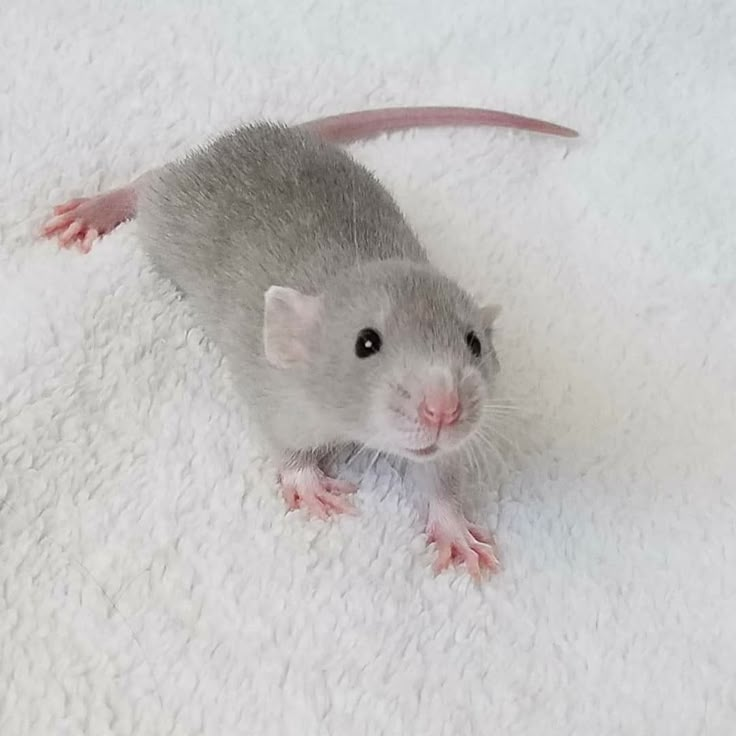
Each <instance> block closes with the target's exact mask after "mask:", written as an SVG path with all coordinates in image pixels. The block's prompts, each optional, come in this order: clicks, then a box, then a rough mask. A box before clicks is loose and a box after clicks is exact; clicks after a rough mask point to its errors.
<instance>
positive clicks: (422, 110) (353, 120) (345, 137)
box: [303, 107, 578, 143]
mask: <svg viewBox="0 0 736 736" xmlns="http://www.w3.org/2000/svg"><path fill="white" fill-rule="evenodd" d="M469 125H472V126H491V127H496V128H498V127H502V128H517V129H519V130H530V131H533V132H535V133H545V134H547V135H559V136H564V137H565V138H577V136H578V133H577V131H575V130H572V129H571V128H565V127H563V126H562V125H555V123H548V122H546V121H544V120H537V119H536V118H526V117H523V116H522V115H513V114H512V113H508V112H499V111H498V110H484V109H483V108H478V107H386V108H383V109H380V110H361V111H359V112H348V113H345V114H343V115H332V116H330V117H326V118H320V119H318V120H311V121H309V122H308V123H304V125H303V127H305V128H307V129H308V130H312V131H314V132H316V133H318V134H319V135H321V136H322V137H323V138H325V139H327V140H328V141H331V142H332V143H350V142H351V141H357V140H364V139H366V138H373V137H375V136H377V135H381V134H382V133H391V132H393V131H395V130H405V129H407V128H436V127H443V126H469Z"/></svg>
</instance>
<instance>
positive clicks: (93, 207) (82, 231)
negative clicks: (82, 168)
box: [41, 186, 137, 253]
mask: <svg viewBox="0 0 736 736" xmlns="http://www.w3.org/2000/svg"><path fill="white" fill-rule="evenodd" d="M136 200H137V197H136V192H135V189H134V188H133V187H132V186H129V187H124V188H122V189H113V190H112V191H111V192H106V193H105V194H99V195H97V196H96V197H83V198H81V199H72V200H70V201H69V202H65V203H64V204H60V205H57V206H56V207H54V217H52V218H51V219H50V220H49V221H48V222H47V223H46V224H45V225H44V227H43V229H42V230H41V234H42V235H43V236H44V237H47V238H50V237H53V236H54V235H58V236H59V244H60V245H61V247H62V248H70V247H71V246H72V245H74V244H75V243H76V244H77V247H78V248H79V250H81V251H82V252H83V253H88V252H89V250H90V248H91V247H92V243H93V242H94V241H95V240H96V239H97V238H98V237H100V235H105V233H109V232H110V231H111V230H113V229H114V228H115V227H117V226H118V225H119V224H120V223H121V222H125V220H129V219H131V218H132V217H134V216H135V212H136V204H137V201H136Z"/></svg>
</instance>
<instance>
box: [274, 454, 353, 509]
mask: <svg viewBox="0 0 736 736" xmlns="http://www.w3.org/2000/svg"><path fill="white" fill-rule="evenodd" d="M279 485H280V486H281V493H282V494H283V496H284V500H285V501H286V505H287V506H288V507H289V509H290V510H294V509H299V508H302V509H305V510H306V511H307V513H308V514H310V515H311V516H316V517H317V518H319V519H327V518H328V517H329V516H332V515H333V514H352V513H355V509H354V507H353V505H352V504H351V503H350V502H349V501H347V500H346V499H345V495H346V494H350V493H355V491H356V490H357V487H356V486H355V485H353V484H352V483H347V482H346V481H342V480H336V479H335V478H330V477H329V476H328V475H326V474H325V473H323V472H322V471H321V470H320V469H319V468H318V467H316V466H314V465H307V466H301V467H287V468H283V469H282V470H281V471H280V472H279Z"/></svg>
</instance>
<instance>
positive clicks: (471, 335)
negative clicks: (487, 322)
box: [465, 330, 481, 358]
mask: <svg viewBox="0 0 736 736" xmlns="http://www.w3.org/2000/svg"><path fill="white" fill-rule="evenodd" d="M465 344H466V345H467V346H468V347H469V348H470V352H471V353H473V355H474V356H475V357H476V358H480V354H481V346H480V340H479V339H478V335H476V334H475V332H473V331H472V330H471V331H470V332H468V333H466V335H465Z"/></svg>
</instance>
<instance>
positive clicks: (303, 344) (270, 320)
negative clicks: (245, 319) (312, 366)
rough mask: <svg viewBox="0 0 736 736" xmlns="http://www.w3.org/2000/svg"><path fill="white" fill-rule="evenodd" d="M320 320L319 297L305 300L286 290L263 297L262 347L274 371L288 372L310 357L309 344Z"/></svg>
mask: <svg viewBox="0 0 736 736" xmlns="http://www.w3.org/2000/svg"><path fill="white" fill-rule="evenodd" d="M321 316H322V297H321V296H307V295H306V294H302V293H301V292H300V291H296V290H295V289H289V288H287V287H285V286H271V287H270V288H269V289H268V290H267V291H266V294H265V309H264V313H263V347H264V350H265V352H266V360H267V361H268V362H269V363H270V364H271V365H273V366H275V367H276V368H290V367H291V366H294V365H296V364H298V363H303V362H304V361H306V360H307V359H308V357H309V343H310V342H311V338H312V335H313V334H314V330H315V328H316V327H317V325H318V324H319V320H320V318H321Z"/></svg>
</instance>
